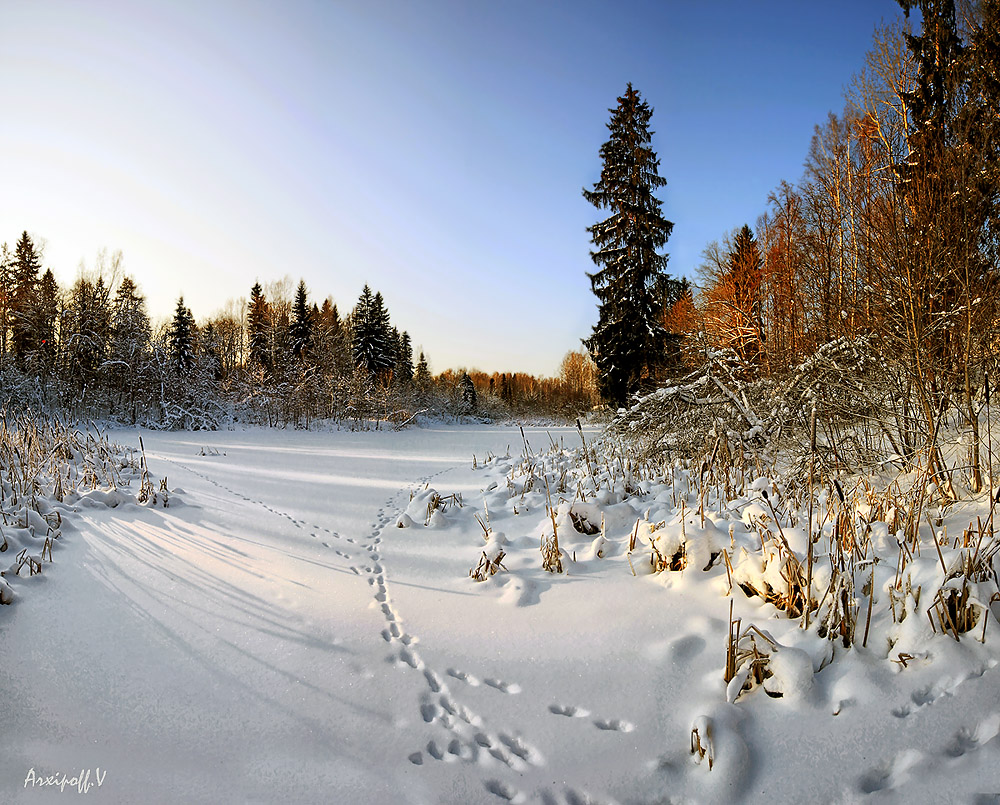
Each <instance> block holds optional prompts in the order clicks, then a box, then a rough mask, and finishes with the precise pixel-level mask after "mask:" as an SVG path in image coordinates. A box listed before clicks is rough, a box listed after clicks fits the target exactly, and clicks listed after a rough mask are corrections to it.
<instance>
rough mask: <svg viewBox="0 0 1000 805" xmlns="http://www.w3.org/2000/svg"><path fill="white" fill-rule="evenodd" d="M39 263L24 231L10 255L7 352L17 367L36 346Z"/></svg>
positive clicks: (38, 257)
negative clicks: (10, 272) (8, 338)
mask: <svg viewBox="0 0 1000 805" xmlns="http://www.w3.org/2000/svg"><path fill="white" fill-rule="evenodd" d="M41 268H42V261H41V258H40V256H39V254H38V251H37V249H36V248H35V244H34V243H33V242H32V240H31V238H30V237H29V235H28V233H27V231H25V232H24V233H22V235H21V238H20V239H19V240H18V242H17V247H16V249H15V252H14V265H13V272H12V276H11V303H10V308H11V351H12V353H13V356H14V360H15V362H16V363H17V365H18V366H19V367H21V368H24V367H25V364H26V362H27V360H28V357H29V356H30V355H31V354H32V353H33V352H34V351H35V349H36V348H37V346H38V305H37V301H38V299H37V292H38V281H39V279H38V272H39V271H40V270H41Z"/></svg>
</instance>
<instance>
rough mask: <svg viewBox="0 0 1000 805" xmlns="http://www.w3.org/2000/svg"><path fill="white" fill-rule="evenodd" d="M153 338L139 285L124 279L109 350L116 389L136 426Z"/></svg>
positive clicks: (113, 313) (114, 311) (113, 314)
mask: <svg viewBox="0 0 1000 805" xmlns="http://www.w3.org/2000/svg"><path fill="white" fill-rule="evenodd" d="M151 337H152V333H151V328H150V325H149V316H148V315H147V313H146V300H145V298H144V297H143V296H142V295H141V294H140V293H139V289H138V288H137V287H136V284H135V281H134V280H133V279H132V278H131V277H128V276H126V277H124V278H123V279H122V281H121V284H119V286H118V290H117V292H116V293H115V298H114V301H113V302H112V303H111V344H110V347H109V349H108V360H109V364H110V369H111V371H110V373H109V374H110V380H111V384H112V389H113V390H116V391H117V393H118V399H119V404H120V405H121V406H123V407H125V408H126V409H127V411H128V413H129V415H130V417H131V420H132V423H133V424H134V423H135V422H136V420H137V417H138V412H137V410H136V402H137V396H138V393H139V386H140V383H141V381H142V378H143V376H144V375H145V373H146V371H147V369H148V364H149V353H150V339H151Z"/></svg>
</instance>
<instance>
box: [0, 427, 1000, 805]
mask: <svg viewBox="0 0 1000 805" xmlns="http://www.w3.org/2000/svg"><path fill="white" fill-rule="evenodd" d="M547 433H548V435H547ZM138 435H139V434H138V433H136V432H131V431H120V432H116V433H114V434H112V438H113V439H114V441H116V442H118V443H121V444H128V445H132V444H137V443H138ZM142 435H143V438H144V442H145V447H146V454H147V457H148V464H149V468H150V472H151V473H152V475H153V476H154V477H155V478H156V479H159V478H161V477H164V476H165V477H166V478H167V479H168V486H169V489H170V490H171V494H170V496H169V506H168V507H167V508H152V507H143V506H138V505H136V504H135V503H132V502H129V501H130V500H134V493H135V492H137V491H138V490H137V489H135V490H130V494H131V497H129V495H115V496H112V498H113V502H114V503H116V504H117V505H115V506H114V507H113V508H111V507H110V504H109V503H108V501H107V500H105V499H101V500H97V497H98V496H94V495H91V496H90V498H94V500H90V502H89V504H88V500H89V498H88V499H82V500H81V501H78V502H77V503H76V504H75V506H72V507H68V508H75V509H76V511H74V512H72V513H71V514H68V515H67V516H66V518H65V519H64V526H63V535H62V537H61V538H60V539H59V540H58V544H57V546H56V550H55V552H54V562H53V563H52V564H46V565H45V567H44V572H43V573H42V574H41V575H36V576H33V577H31V579H30V580H29V579H21V578H20V577H18V578H17V579H15V580H14V581H15V584H16V587H17V588H18V595H17V597H16V599H15V602H14V604H13V605H12V606H10V607H3V608H2V609H0V646H2V649H0V650H2V658H0V701H2V702H3V709H2V710H0V802H10V803H47V802H65V801H67V800H69V801H72V800H73V799H74V798H75V797H77V796H78V795H79V788H80V786H79V785H78V784H77V783H75V782H73V778H74V777H77V776H78V775H79V774H80V773H81V772H84V773H86V772H88V771H89V772H91V775H92V776H91V777H90V778H88V782H89V785H90V788H89V790H88V792H87V793H86V795H85V796H86V801H94V802H109V803H173V802H178V803H181V802H183V803H228V802H234V803H235V802H255V803H272V802H281V803H341V802H342V803H354V802H365V803H502V802H505V801H509V802H540V803H546V804H548V803H564V804H565V805H579V804H580V803H612V802H614V803H654V802H655V803H668V802H670V803H672V802H677V803H682V802H707V803H712V802H718V803H726V802H763V801H766V802H775V803H783V802H788V803H815V802H866V801H874V802H910V803H914V802H917V803H919V802H970V803H986V802H998V801H1000V762H998V761H1000V738H998V737H997V736H998V735H1000V669H998V668H997V658H998V657H1000V648H998V646H1000V628H998V625H997V624H996V623H991V624H990V630H991V631H990V632H988V634H987V639H986V643H985V645H983V644H981V643H979V642H978V640H977V639H976V637H977V635H976V634H967V635H964V636H963V639H962V640H961V642H956V641H955V640H954V639H952V638H951V637H947V636H944V635H940V634H937V635H933V634H931V632H930V627H929V624H928V623H927V622H926V621H924V622H917V620H916V619H915V618H914V619H911V620H907V621H904V624H906V625H908V628H909V630H910V632H912V633H906V634H902V635H901V636H900V640H901V641H902V642H900V643H899V644H898V645H897V647H896V648H895V649H893V653H892V654H891V655H889V656H887V651H888V649H887V648H886V647H885V646H884V645H876V644H875V642H876V641H874V640H873V641H871V642H870V643H869V646H868V648H861V647H860V642H859V643H858V645H857V646H855V647H854V648H852V649H850V650H845V649H842V648H839V647H838V648H837V655H836V657H835V659H834V661H833V662H828V660H829V655H830V653H831V652H832V651H833V649H832V648H831V646H832V645H833V644H832V643H831V642H830V641H827V640H822V639H820V638H819V637H817V636H816V634H815V633H814V632H811V633H806V632H804V631H803V630H801V629H798V628H796V624H797V622H793V621H790V620H788V618H787V617H786V616H785V615H784V614H783V613H781V612H779V611H778V610H776V609H775V608H774V607H773V606H772V605H770V604H765V603H763V602H762V601H761V600H760V599H759V598H747V597H746V596H744V595H743V594H742V593H741V592H740V591H739V590H738V588H737V589H736V591H735V592H734V593H733V595H732V596H729V595H727V585H726V583H725V580H726V573H725V569H724V568H723V567H722V566H721V563H720V564H716V565H715V566H714V568H713V569H711V570H709V571H705V570H702V566H703V565H704V564H706V563H707V562H706V560H707V559H708V557H709V556H710V554H711V552H712V550H713V548H714V549H715V550H717V549H718V547H719V546H728V545H729V544H730V540H731V539H732V537H731V534H732V531H731V530H730V526H731V525H733V524H735V525H734V527H735V528H738V529H739V533H740V534H743V533H744V528H743V526H742V524H741V521H742V517H743V516H746V517H747V520H751V519H752V517H751V515H753V516H762V515H763V514H766V512H765V511H764V510H760V511H757V509H760V506H759V504H753V505H755V506H757V509H751V508H750V507H749V506H748V507H747V510H746V512H744V513H742V514H741V512H738V511H734V512H731V513H730V514H729V515H728V517H727V518H724V519H721V520H720V519H719V518H716V520H715V521H714V522H713V520H712V519H711V518H708V519H706V522H705V525H704V526H702V525H701V524H700V523H698V522H697V518H694V517H692V516H691V511H690V510H688V511H687V512H686V514H685V513H683V512H672V511H671V509H672V506H671V504H670V502H669V501H668V499H669V498H670V496H669V495H659V496H657V497H655V498H654V497H651V496H649V495H647V497H646V498H645V499H642V500H640V499H629V500H625V501H621V500H618V499H616V498H615V496H614V495H613V494H608V493H603V494H602V495H599V496H595V497H594V498H592V499H591V500H589V501H588V502H587V503H579V502H577V503H574V502H573V501H572V500H566V499H565V498H564V496H561V495H560V494H559V493H558V492H557V491H556V490H555V488H554V487H555V484H556V479H555V477H554V476H550V478H551V484H552V487H553V488H550V490H549V495H550V497H551V499H552V504H553V507H554V508H555V509H556V517H557V524H558V528H559V535H560V545H561V549H562V553H563V563H564V569H565V571H566V572H565V573H563V574H550V573H547V572H545V571H544V570H543V569H542V567H541V555H540V553H539V539H540V537H543V536H545V534H546V533H547V530H550V529H551V520H550V518H549V517H548V515H547V513H546V509H545V501H546V491H545V489H544V487H541V488H540V487H539V486H538V485H537V484H536V485H535V487H534V488H533V489H529V490H527V491H525V490H523V489H512V488H511V485H510V484H509V483H508V481H509V480H510V477H511V475H510V473H511V469H512V468H513V467H514V465H515V463H516V462H517V460H518V458H519V457H520V456H521V454H522V453H523V445H522V442H521V434H520V432H519V431H518V430H517V429H516V428H514V429H510V428H492V427H473V426H465V427H459V426H455V427H433V428H425V429H412V430H409V431H405V432H401V433H395V432H390V433H384V432H377V433H347V432H320V433H316V432H294V431H277V430H248V431H238V432H217V433H195V434H192V433H151V432H144V433H143V434H142ZM526 435H527V437H528V440H529V441H530V442H531V444H532V446H534V447H545V446H546V445H548V444H549V440H550V436H551V439H553V440H556V441H559V440H561V441H562V442H564V443H565V444H566V445H567V446H572V447H576V446H578V445H579V435H578V434H577V433H576V431H574V430H569V429H558V428H550V429H548V430H547V432H546V429H530V430H529V429H526ZM592 435H593V434H592V432H588V438H589V437H590V436H592ZM205 448H209V449H205ZM203 454H205V455H203ZM474 455H475V456H476V467H475V468H473V456H474ZM488 459H489V460H488ZM432 491H433V492H436V493H437V498H439V499H440V501H441V502H440V504H439V505H438V507H437V508H435V509H434V510H433V511H431V512H428V510H427V509H428V502H429V501H430V500H431V499H432V498H433V497H434V496H433V495H432V494H431V493H432ZM459 502H461V504H462V505H459ZM100 504H104V505H100ZM651 507H652V508H653V509H654V512H653V514H652V515H650V516H649V517H648V518H647V517H646V515H647V513H648V512H649V510H650V508H651ZM657 507H659V508H657ZM515 509H516V512H517V513H515ZM487 510H488V513H489V514H488V516H489V520H488V523H489V527H490V530H491V533H490V535H489V539H488V540H487V539H484V529H483V527H482V526H481V525H480V523H479V522H477V520H476V519H475V516H474V515H475V514H478V515H479V517H480V519H482V520H484V522H486V512H487ZM571 512H572V514H573V515H575V516H576V518H577V519H578V521H580V522H584V523H586V524H588V525H589V526H590V528H589V529H587V530H593V529H596V528H599V527H600V525H601V520H602V518H603V519H604V521H605V529H606V532H605V536H604V537H602V536H601V535H600V533H599V532H598V533H596V534H583V533H578V532H576V531H575V530H574V529H573V525H572V523H573V520H572V518H571ZM658 512H661V513H662V514H661V516H660V517H659V519H661V520H663V523H662V524H661V526H660V527H659V528H657V529H652V528H650V527H649V526H648V525H647V523H649V522H653V521H655V520H656V519H658V517H657V513H658ZM747 512H749V513H747ZM638 518H643V521H644V525H643V528H642V529H639V530H638V531H637V533H636V539H637V542H638V544H639V545H640V546H643V550H645V551H646V554H644V555H648V552H649V551H650V550H651V545H654V544H655V545H658V546H659V549H660V550H662V552H663V553H664V554H665V555H668V556H669V555H671V554H672V553H673V552H674V551H675V550H677V549H678V546H680V545H682V543H683V540H685V539H686V540H689V541H690V544H691V545H692V546H695V545H696V542H695V541H694V540H693V539H692V534H695V533H696V534H700V535H701V536H702V537H703V539H702V540H701V541H700V542H699V543H697V544H699V545H701V548H700V549H696V548H695V547H692V548H690V549H689V553H688V557H689V559H690V561H689V565H688V567H687V568H686V569H685V570H683V571H680V572H671V571H664V572H661V573H659V574H652V573H650V572H649V570H648V566H647V567H646V568H645V569H644V568H643V567H642V566H641V563H642V562H643V561H644V560H642V559H640V558H637V557H639V555H640V551H639V549H637V551H636V553H634V554H633V556H632V557H631V559H632V563H633V565H635V570H636V571H637V572H636V575H633V573H632V571H631V569H630V564H629V561H628V557H627V556H626V552H627V548H628V541H629V537H630V534H631V533H632V527H633V526H634V525H635V522H636V520H637V519H638ZM548 533H550V531H548ZM790 539H791V537H790ZM889 539H891V538H889ZM483 552H486V554H487V558H488V559H489V560H491V561H492V560H496V559H498V558H499V557H500V556H501V553H503V558H502V559H501V560H500V561H502V563H503V565H504V568H505V569H502V570H500V571H499V572H498V573H497V574H496V575H494V576H492V577H491V578H489V579H488V580H487V581H485V582H481V583H477V582H475V581H473V580H472V579H471V578H470V577H469V570H470V569H471V568H472V567H473V566H474V565H475V564H476V562H477V560H478V559H479V558H480V556H481V554H482V553H483ZM931 560H932V561H930V562H929V567H930V569H931V570H933V561H935V560H934V557H931ZM734 564H735V562H734ZM749 564H750V563H749V560H748V562H746V563H745V566H741V565H737V566H736V567H734V574H737V575H738V574H740V573H744V574H749V575H748V576H747V577H748V578H750V577H752V576H753V574H754V573H758V574H759V573H760V569H759V568H757V569H756V570H754V568H752V567H749ZM29 586H30V587H31V588H32V589H30V591H29V590H28V587H29ZM22 593H23V594H22ZM730 599H732V600H733V601H734V604H735V607H736V614H737V615H738V616H740V617H742V618H743V620H744V623H749V622H751V621H752V622H753V623H754V624H756V625H757V626H758V627H759V628H760V629H761V630H762V631H764V632H766V634H767V635H768V638H769V639H772V640H773V641H774V644H775V645H776V646H777V647H776V648H775V649H774V650H773V657H772V660H771V670H772V673H773V676H772V677H771V678H770V679H768V680H766V681H765V683H764V690H760V689H757V690H753V691H749V692H747V693H745V694H744V695H742V696H740V697H738V698H737V697H736V696H735V695H734V691H733V690H731V691H730V695H729V696H728V697H727V686H726V684H725V682H724V681H723V668H724V665H725V651H726V637H727V633H728V617H729V609H728V607H729V601H730ZM921 630H922V631H921ZM976 632H977V633H978V630H976ZM903 647H905V648H906V649H907V650H908V651H909V654H910V655H912V659H910V660H909V662H908V663H907V664H906V665H905V667H904V666H903V665H902V664H901V663H900V662H895V661H893V658H894V657H895V656H896V652H897V651H899V650H900V648H903ZM730 688H733V686H732V685H731V686H730ZM738 689H739V686H738V685H736V688H735V690H736V691H738ZM768 691H770V692H771V693H772V694H774V693H783V694H784V695H782V697H781V698H772V696H771V695H767V692H768ZM734 698H735V699H736V700H735V701H731V699H734ZM692 728H697V730H698V734H699V736H700V738H701V739H702V740H703V741H704V742H705V744H706V746H707V749H708V751H707V753H706V755H705V757H700V756H699V754H698V753H697V752H695V753H692V751H691V746H692ZM708 744H710V746H708ZM709 760H711V762H712V763H711V769H710V768H709ZM29 775H30V777H31V779H32V780H33V781H34V782H30V783H29V782H28V780H29ZM100 775H103V777H101V776H100ZM60 776H62V777H60ZM45 778H48V780H49V781H51V782H50V783H49V784H48V785H39V784H38V783H37V780H38V779H45ZM60 779H66V780H69V783H68V784H67V785H66V786H65V789H64V790H60V786H59V780H60ZM98 779H100V780H101V783H100V785H97V784H96V783H97V780H98Z"/></svg>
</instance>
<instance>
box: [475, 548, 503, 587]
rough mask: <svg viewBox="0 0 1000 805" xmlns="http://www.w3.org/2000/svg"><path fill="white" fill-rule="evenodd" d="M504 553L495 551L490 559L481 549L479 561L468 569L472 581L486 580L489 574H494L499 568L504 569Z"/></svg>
mask: <svg viewBox="0 0 1000 805" xmlns="http://www.w3.org/2000/svg"><path fill="white" fill-rule="evenodd" d="M505 556H506V554H505V553H504V552H503V551H500V552H499V553H497V555H496V556H494V557H493V558H492V559H490V558H489V556H487V555H486V551H483V552H482V554H481V555H480V557H479V563H478V564H477V565H476V566H475V567H474V568H472V570H470V571H469V575H470V576H471V577H472V580H473V581H486V579H488V578H489V577H490V576H494V575H496V574H497V572H498V571H500V570H506V569H507V568H505V567H504V566H503V558H504V557H505Z"/></svg>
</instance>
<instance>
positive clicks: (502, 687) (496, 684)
mask: <svg viewBox="0 0 1000 805" xmlns="http://www.w3.org/2000/svg"><path fill="white" fill-rule="evenodd" d="M483 681H484V682H485V683H486V684H487V685H489V686H490V687H491V688H496V689H497V690H499V691H500V692H501V693H509V694H512V695H513V694H515V693H520V692H521V686H520V685H518V684H517V683H516V682H504V681H503V680H502V679H492V678H491V679H484V680H483Z"/></svg>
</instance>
